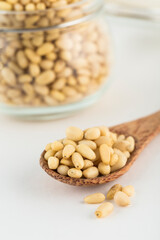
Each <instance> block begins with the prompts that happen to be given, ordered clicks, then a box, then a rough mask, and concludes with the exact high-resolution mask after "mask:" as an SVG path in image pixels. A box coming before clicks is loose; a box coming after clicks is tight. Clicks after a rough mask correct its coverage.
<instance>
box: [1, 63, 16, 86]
mask: <svg viewBox="0 0 160 240" xmlns="http://www.w3.org/2000/svg"><path fill="white" fill-rule="evenodd" d="M1 74H2V77H3V78H4V79H5V81H6V83H8V84H9V85H11V86H15V84H16V76H15V74H14V72H13V71H12V70H11V69H9V68H7V67H5V68H3V69H2V71H1Z"/></svg>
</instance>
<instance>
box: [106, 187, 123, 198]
mask: <svg viewBox="0 0 160 240" xmlns="http://www.w3.org/2000/svg"><path fill="white" fill-rule="evenodd" d="M121 190H122V186H121V185H120V184H115V185H113V186H112V187H111V188H110V189H109V191H108V193H107V199H108V200H112V199H113V198H114V195H115V194H116V192H118V191H121Z"/></svg>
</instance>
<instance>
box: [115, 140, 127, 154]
mask: <svg viewBox="0 0 160 240" xmlns="http://www.w3.org/2000/svg"><path fill="white" fill-rule="evenodd" d="M129 145H130V143H129V142H128V141H124V140H122V141H117V142H115V143H114V145H113V147H114V148H117V149H119V150H120V151H122V152H124V151H126V150H127V149H128V147H129Z"/></svg>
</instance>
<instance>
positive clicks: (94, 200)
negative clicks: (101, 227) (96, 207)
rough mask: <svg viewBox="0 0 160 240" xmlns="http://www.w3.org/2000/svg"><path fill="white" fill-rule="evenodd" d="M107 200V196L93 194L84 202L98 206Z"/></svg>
mask: <svg viewBox="0 0 160 240" xmlns="http://www.w3.org/2000/svg"><path fill="white" fill-rule="evenodd" d="M104 200H105V196H104V194H103V193H93V194H91V195H89V196H87V197H85V198H84V202H85V203H88V204H97V203H101V202H103V201H104Z"/></svg>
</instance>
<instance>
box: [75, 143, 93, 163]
mask: <svg viewBox="0 0 160 240" xmlns="http://www.w3.org/2000/svg"><path fill="white" fill-rule="evenodd" d="M76 150H77V152H79V153H80V154H81V155H82V156H83V157H84V158H87V159H89V160H94V159H95V158H96V155H95V153H94V151H93V150H92V149H91V148H90V147H88V146H87V145H85V144H79V145H78V146H77V147H76Z"/></svg>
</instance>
